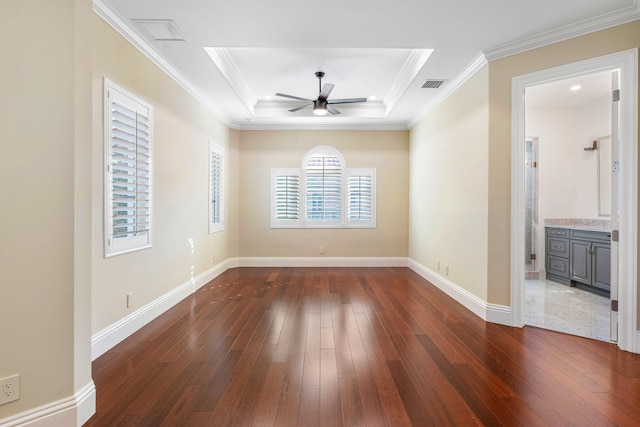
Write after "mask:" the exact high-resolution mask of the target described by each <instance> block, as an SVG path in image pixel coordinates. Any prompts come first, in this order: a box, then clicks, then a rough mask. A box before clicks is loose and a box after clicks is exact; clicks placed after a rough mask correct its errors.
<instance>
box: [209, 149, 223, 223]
mask: <svg viewBox="0 0 640 427" xmlns="http://www.w3.org/2000/svg"><path fill="white" fill-rule="evenodd" d="M224 163H225V162H224V149H223V148H222V147H220V146H218V145H215V144H213V143H210V144H209V233H214V232H216V231H222V230H224V169H225V167H224Z"/></svg>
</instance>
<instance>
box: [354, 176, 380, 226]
mask: <svg viewBox="0 0 640 427" xmlns="http://www.w3.org/2000/svg"><path fill="white" fill-rule="evenodd" d="M375 185H376V173H375V169H349V170H348V177H347V221H348V223H349V225H350V226H364V227H375V193H376V191H375Z"/></svg>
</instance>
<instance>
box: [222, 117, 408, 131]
mask: <svg viewBox="0 0 640 427" xmlns="http://www.w3.org/2000/svg"><path fill="white" fill-rule="evenodd" d="M315 118H316V119H320V120H322V118H321V117H315ZM331 119H333V121H332V122H331V123H316V124H306V123H290V124H288V123H260V121H259V120H260V118H257V119H256V120H255V121H253V122H250V123H234V125H233V126H230V127H232V128H233V129H238V130H407V125H406V123H404V122H403V123H398V122H395V123H394V122H384V123H383V122H380V119H377V118H372V119H371V123H338V122H337V121H336V120H341V119H344V118H337V117H331ZM289 120H290V119H289Z"/></svg>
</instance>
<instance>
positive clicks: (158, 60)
mask: <svg viewBox="0 0 640 427" xmlns="http://www.w3.org/2000/svg"><path fill="white" fill-rule="evenodd" d="M93 11H94V12H95V13H96V14H97V15H98V16H99V17H100V18H102V19H103V20H104V21H105V22H106V23H107V24H109V25H110V26H111V27H113V29H114V30H116V31H117V32H118V33H119V34H120V35H121V36H122V37H124V38H125V40H127V41H128V42H129V43H131V44H132V45H133V46H134V47H135V48H136V49H138V50H139V51H140V52H141V53H142V54H143V55H145V56H146V57H147V58H149V59H150V60H151V62H153V63H154V64H155V65H156V66H157V67H158V68H160V70H162V71H163V72H165V73H166V74H167V75H168V76H169V77H171V78H172V79H173V80H174V81H175V82H176V83H178V85H180V87H182V88H183V89H184V90H185V91H186V92H187V93H188V94H190V95H191V96H193V97H194V98H195V99H196V100H197V101H198V102H200V103H201V104H202V105H203V106H204V107H205V108H206V109H207V110H208V111H210V112H211V113H212V114H213V115H215V116H216V117H217V118H218V119H220V121H222V122H223V123H224V124H225V125H226V126H228V127H231V128H233V126H232V125H231V121H230V120H229V118H228V117H227V115H226V114H225V113H224V112H223V111H222V110H221V109H220V108H219V107H218V106H217V105H216V104H214V103H213V102H212V101H211V100H210V99H209V97H207V96H206V95H205V94H204V93H203V92H202V91H201V90H200V89H198V88H197V87H196V86H195V85H194V84H193V83H191V81H189V79H187V78H186V77H185V76H184V75H183V74H182V73H181V72H179V71H178V69H177V68H175V67H174V66H173V65H171V63H170V62H169V61H168V60H167V59H166V58H164V57H163V56H162V55H161V54H160V53H159V52H158V51H157V50H156V49H155V48H154V47H153V46H151V45H150V44H149V43H147V41H146V40H144V39H143V38H142V37H140V36H139V35H138V34H137V33H136V32H134V31H133V30H132V29H131V27H130V26H129V25H127V23H126V21H125V20H123V19H122V18H121V17H120V16H119V15H118V14H116V13H115V12H114V11H113V10H111V9H110V8H109V6H107V4H106V3H105V2H104V1H103V0H93Z"/></svg>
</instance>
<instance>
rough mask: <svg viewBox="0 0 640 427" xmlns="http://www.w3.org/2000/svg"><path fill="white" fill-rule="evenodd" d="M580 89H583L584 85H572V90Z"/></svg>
mask: <svg viewBox="0 0 640 427" xmlns="http://www.w3.org/2000/svg"><path fill="white" fill-rule="evenodd" d="M580 89H582V86H580V85H573V86H571V91H572V92H576V91H579V90H580Z"/></svg>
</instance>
